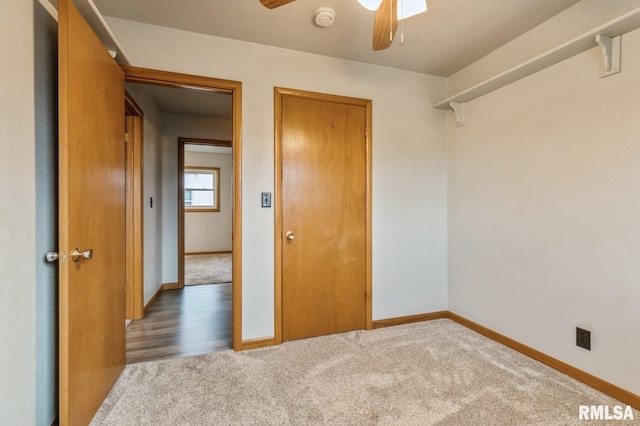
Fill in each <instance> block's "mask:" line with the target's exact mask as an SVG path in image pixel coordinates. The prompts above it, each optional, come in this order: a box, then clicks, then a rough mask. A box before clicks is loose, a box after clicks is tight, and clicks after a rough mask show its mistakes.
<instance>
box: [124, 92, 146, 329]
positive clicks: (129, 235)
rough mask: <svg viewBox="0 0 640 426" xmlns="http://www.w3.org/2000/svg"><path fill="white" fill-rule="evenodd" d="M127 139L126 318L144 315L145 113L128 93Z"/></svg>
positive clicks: (126, 105)
mask: <svg viewBox="0 0 640 426" xmlns="http://www.w3.org/2000/svg"><path fill="white" fill-rule="evenodd" d="M124 114H125V131H126V132H127V133H128V135H129V137H128V140H127V141H126V147H127V150H126V185H127V189H126V210H127V219H126V239H127V246H126V268H125V269H126V270H127V280H126V289H127V290H126V302H125V303H126V307H127V308H126V311H127V319H140V318H143V317H144V288H143V283H144V276H143V274H144V268H143V265H144V263H143V256H144V235H143V229H144V217H143V214H142V212H143V194H142V189H143V188H144V186H143V179H144V177H143V167H144V164H143V158H144V151H143V149H144V143H143V141H144V139H143V132H144V129H143V125H142V119H143V117H144V112H143V111H142V109H141V108H140V107H139V106H138V104H136V101H135V100H134V99H133V97H131V95H130V94H129V93H127V92H126V91H125V94H124Z"/></svg>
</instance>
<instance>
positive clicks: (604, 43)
mask: <svg viewBox="0 0 640 426" xmlns="http://www.w3.org/2000/svg"><path fill="white" fill-rule="evenodd" d="M620 37H621V36H617V37H607V36H606V35H602V34H597V35H596V43H598V44H599V45H600V48H601V49H602V58H603V60H604V64H603V65H604V66H603V69H602V71H601V72H600V77H603V78H604V77H608V76H610V75H612V74H616V73H619V72H620V56H621V49H620V47H621V46H620V44H621V43H620Z"/></svg>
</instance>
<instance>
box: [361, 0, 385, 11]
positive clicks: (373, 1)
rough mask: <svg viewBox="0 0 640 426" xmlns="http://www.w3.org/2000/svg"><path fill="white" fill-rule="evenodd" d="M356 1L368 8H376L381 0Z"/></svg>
mask: <svg viewBox="0 0 640 426" xmlns="http://www.w3.org/2000/svg"><path fill="white" fill-rule="evenodd" d="M358 3H360V4H361V5H362V7H364V8H365V9H368V10H377V9H378V8H379V7H380V3H382V0H358Z"/></svg>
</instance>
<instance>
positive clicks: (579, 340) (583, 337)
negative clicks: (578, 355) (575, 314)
mask: <svg viewBox="0 0 640 426" xmlns="http://www.w3.org/2000/svg"><path fill="white" fill-rule="evenodd" d="M576 345H577V346H580V347H581V348H585V349H586V350H588V351H590V350H591V332H590V331H589V330H585V329H582V328H580V327H576Z"/></svg>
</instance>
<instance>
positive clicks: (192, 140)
mask: <svg viewBox="0 0 640 426" xmlns="http://www.w3.org/2000/svg"><path fill="white" fill-rule="evenodd" d="M185 145H206V146H224V147H229V148H231V152H232V154H231V155H233V141H223V140H215V139H195V138H182V137H179V138H178V288H184V255H185V249H184V213H185V208H184V146H185ZM217 190H218V189H217V188H216V191H217ZM234 207H235V206H234ZM234 207H232V209H234ZM233 256H235V253H233V252H232V254H231V258H232V259H233ZM232 262H233V260H232ZM231 276H232V279H231V282H234V281H235V277H234V276H233V272H232V275H231ZM232 285H233V284H232Z"/></svg>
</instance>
